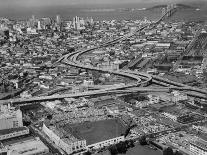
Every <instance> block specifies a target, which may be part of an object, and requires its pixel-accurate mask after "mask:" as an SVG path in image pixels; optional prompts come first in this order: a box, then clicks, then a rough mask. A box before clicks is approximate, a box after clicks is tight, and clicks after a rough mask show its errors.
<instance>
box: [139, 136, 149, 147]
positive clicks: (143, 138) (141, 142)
mask: <svg viewBox="0 0 207 155" xmlns="http://www.w3.org/2000/svg"><path fill="white" fill-rule="evenodd" d="M139 143H140V145H147V140H146V136H145V135H143V136H141V137H140V139H139Z"/></svg>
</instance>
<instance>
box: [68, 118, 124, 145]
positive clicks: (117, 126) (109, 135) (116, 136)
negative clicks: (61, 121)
mask: <svg viewBox="0 0 207 155" xmlns="http://www.w3.org/2000/svg"><path fill="white" fill-rule="evenodd" d="M125 119H126V118H125ZM126 129H127V127H126V125H124V124H123V122H122V121H121V120H120V119H110V120H101V121H95V122H84V123H77V124H70V128H68V130H69V131H70V133H72V135H74V137H81V138H82V139H85V140H86V144H87V146H86V148H87V149H99V148H103V147H105V146H110V145H113V144H117V143H119V142H121V141H124V140H125V138H124V136H123V135H124V133H125V131H126ZM103 135H104V136H103Z"/></svg>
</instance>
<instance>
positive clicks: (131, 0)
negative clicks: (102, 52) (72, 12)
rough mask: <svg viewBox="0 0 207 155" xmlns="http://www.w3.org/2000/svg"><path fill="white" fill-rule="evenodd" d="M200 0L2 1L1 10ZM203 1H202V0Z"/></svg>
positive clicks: (0, 1)
mask: <svg viewBox="0 0 207 155" xmlns="http://www.w3.org/2000/svg"><path fill="white" fill-rule="evenodd" d="M182 1H198V0H0V4H1V5H0V8H12V7H42V6H56V5H68V6H71V5H79V4H80V5H85V4H86V5H90V4H116V3H158V2H159V3H168V2H174V3H175V2H182ZM200 1H201V0H200ZM203 1H204V0H203Z"/></svg>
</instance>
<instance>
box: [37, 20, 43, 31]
mask: <svg viewBox="0 0 207 155" xmlns="http://www.w3.org/2000/svg"><path fill="white" fill-rule="evenodd" d="M37 29H38V30H41V29H42V27H41V21H40V20H39V21H38V22H37Z"/></svg>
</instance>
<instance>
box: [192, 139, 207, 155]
mask: <svg viewBox="0 0 207 155" xmlns="http://www.w3.org/2000/svg"><path fill="white" fill-rule="evenodd" d="M190 151H191V153H192V155H207V142H206V141H204V140H196V141H192V142H190Z"/></svg>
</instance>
